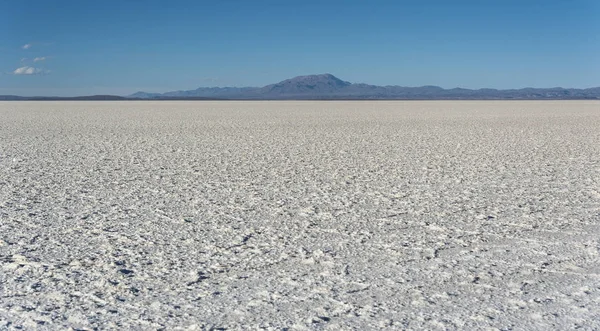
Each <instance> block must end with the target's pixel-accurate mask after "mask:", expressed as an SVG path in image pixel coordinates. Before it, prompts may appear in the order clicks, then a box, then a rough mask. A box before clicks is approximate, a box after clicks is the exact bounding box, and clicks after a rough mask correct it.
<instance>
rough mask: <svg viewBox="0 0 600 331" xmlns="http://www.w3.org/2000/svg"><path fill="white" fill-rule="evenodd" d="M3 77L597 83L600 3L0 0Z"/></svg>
mask: <svg viewBox="0 0 600 331" xmlns="http://www.w3.org/2000/svg"><path fill="white" fill-rule="evenodd" d="M26 45H27V46H26ZM36 58H38V59H37V61H34V59H36ZM0 72H1V74H0V94H19V95H61V96H65V95H84V94H120V95H124V94H129V93H133V92H135V91H138V90H144V91H149V92H160V91H163V92H164V91H170V90H178V89H194V88H197V87H199V86H262V85H266V84H269V83H274V82H277V81H280V80H283V79H286V78H290V77H293V76H297V75H304V74H314V73H332V74H334V75H336V76H338V77H339V78H341V79H344V80H347V81H351V82H364V83H370V84H377V85H403V86H421V85H439V86H442V87H446V88H451V87H467V88H480V87H493V88H519V87H527V86H533V87H554V86H563V87H591V86H600V1H597V0H572V1H567V0H564V1H558V0H554V1H553V0H545V1H541V0H522V1H516V0H502V1H501V0H498V1H493V0H489V1H481V0H477V1H475V0H457V1H441V0H431V1H426V0H425V1H417V0H414V1H401V0H396V1H384V0H380V1H378V0H373V1H363V0H346V1H340V0H329V1H327V0H320V1H316V0H308V1H285V0H279V1H275V0H273V1H259V0H256V1H250V0H247V1H241V0H240V1H235V0H229V1H227V0H220V1H217V0H213V1H184V0H181V1H177V0H171V1H154V0H147V1H133V0H131V1H92V0H89V1H88V0H86V1H81V0H78V1H46V0H44V1H27V0H19V1H2V2H0Z"/></svg>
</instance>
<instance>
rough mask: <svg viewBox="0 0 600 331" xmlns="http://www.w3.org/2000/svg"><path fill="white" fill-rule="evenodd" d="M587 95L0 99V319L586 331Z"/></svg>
mask: <svg viewBox="0 0 600 331" xmlns="http://www.w3.org/2000/svg"><path fill="white" fill-rule="evenodd" d="M290 84H291V83H290ZM315 84H317V85H318V84H319V83H318V82H316V83H315ZM336 84H340V85H344V84H345V83H343V82H341V83H339V82H338V83H336ZM331 89H337V87H336V86H332V87H331ZM267 90H277V91H283V92H285V93H288V92H289V91H293V90H294V86H293V84H292V86H287V85H286V84H284V85H283V86H271V87H269V88H268V89H267ZM283 92H282V93H283ZM599 109H600V102H597V101H570V102H566V101H553V102H548V101H545V102H540V101H530V102H522V101H518V102H498V101H496V102H489V101H487V102H482V101H470V102H460V101H447V102H446V101H445V102H401V101H394V102H392V101H381V102H366V101H361V102H312V101H311V102H308V101H288V102H272V101H271V102H247V101H231V102H225V101H219V102H209V101H207V102H169V101H163V102H153V101H147V102H146V101H141V102H118V101H116V102H112V101H104V102H77V101H74V102H3V103H0V118H2V120H1V121H0V256H1V258H2V260H1V261H2V262H1V265H0V266H1V268H2V271H1V272H0V296H1V299H0V329H13V328H23V329H34V328H36V327H38V328H48V329H63V328H76V329H94V328H97V329H159V328H164V329H167V330H172V329H176V328H177V327H181V328H189V329H193V328H194V327H195V328H198V329H201V328H205V329H210V328H233V329H235V328H241V327H246V328H258V327H264V328H269V327H271V328H274V329H282V328H291V329H294V328H297V329H302V328H304V329H306V328H308V329H363V330H364V329H385V328H388V329H419V328H423V329H470V330H475V329H487V328H494V329H504V330H509V329H514V330H532V329H539V330H547V329H562V330H564V329H575V328H581V329H585V330H593V329H596V330H597V329H600V255H599V249H600V241H599V240H600V130H598V128H599V127H600V111H599Z"/></svg>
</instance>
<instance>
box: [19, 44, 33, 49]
mask: <svg viewBox="0 0 600 331" xmlns="http://www.w3.org/2000/svg"><path fill="white" fill-rule="evenodd" d="M31 46H33V45H31V44H25V45H23V47H22V48H23V49H30V48H31Z"/></svg>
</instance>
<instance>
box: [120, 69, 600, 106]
mask: <svg viewBox="0 0 600 331" xmlns="http://www.w3.org/2000/svg"><path fill="white" fill-rule="evenodd" d="M130 97H132V98H141V99H160V98H174V97H176V98H188V97H209V98H222V99H259V100H260V99H275V100H277V99H424V100H427V99H529V100H531V99H600V87H597V88H588V89H572V88H560V87H557V88H524V89H512V90H497V89H489V88H488V89H486V88H484V89H477V90H471V89H464V88H453V89H443V88H441V87H439V86H421V87H404V86H376V85H369V84H353V83H350V82H346V81H343V80H341V79H339V78H337V77H335V76H333V75H331V74H322V75H308V76H298V77H294V78H291V79H287V80H284V81H282V82H279V83H277V84H271V85H267V86H264V87H245V88H236V87H222V88H219V87H200V88H198V89H195V90H188V91H173V92H166V93H146V92H137V93H134V94H132V95H131V96H130Z"/></svg>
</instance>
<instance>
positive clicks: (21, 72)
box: [13, 66, 48, 75]
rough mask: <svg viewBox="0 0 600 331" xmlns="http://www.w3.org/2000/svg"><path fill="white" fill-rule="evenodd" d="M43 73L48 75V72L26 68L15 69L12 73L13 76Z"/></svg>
mask: <svg viewBox="0 0 600 331" xmlns="http://www.w3.org/2000/svg"><path fill="white" fill-rule="evenodd" d="M45 73H48V71H46V70H42V69H40V68H34V67H28V66H25V67H21V68H17V69H15V71H13V75H40V74H45Z"/></svg>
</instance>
